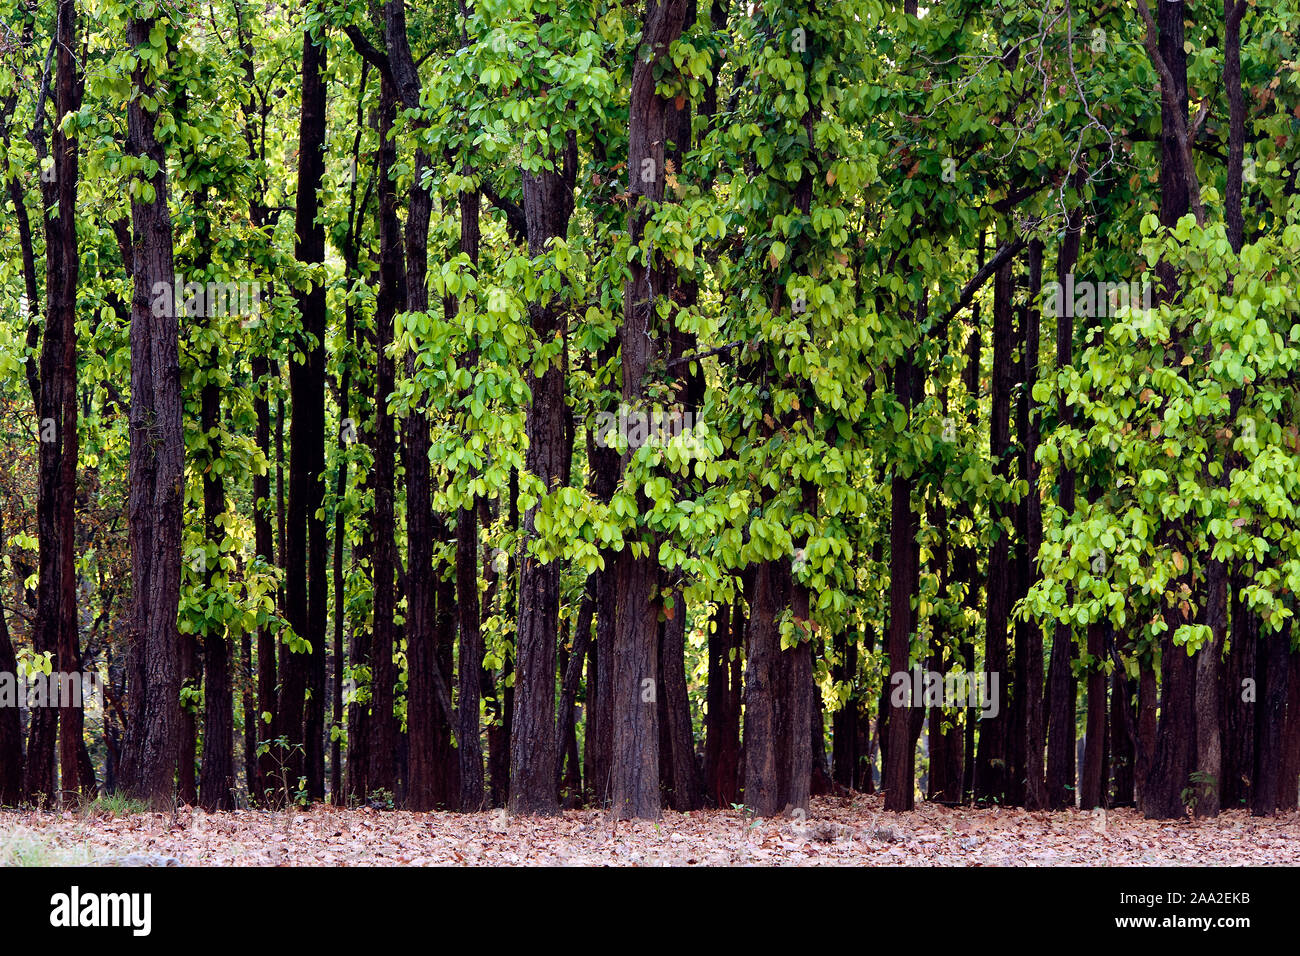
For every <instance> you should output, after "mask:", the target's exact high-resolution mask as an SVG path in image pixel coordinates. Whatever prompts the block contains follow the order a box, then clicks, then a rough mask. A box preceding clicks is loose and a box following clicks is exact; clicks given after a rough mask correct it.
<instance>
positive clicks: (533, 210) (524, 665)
mask: <svg viewBox="0 0 1300 956" xmlns="http://www.w3.org/2000/svg"><path fill="white" fill-rule="evenodd" d="M577 161H578V160H577V148H576V145H575V143H574V141H573V140H572V139H571V140H570V143H569V146H568V148H566V149H565V150H564V151H563V154H562V155H555V154H553V155H551V156H550V157H548V163H549V165H550V167H551V168H549V169H542V170H540V171H538V172H536V173H533V172H528V171H525V172H524V215H525V217H526V218H527V221H528V252H529V254H530V255H531V256H533V257H538V256H541V255H543V254H544V253H545V252H546V250H547V247H548V245H549V244H550V241H551V240H552V239H555V238H562V237H563V236H564V235H565V234H566V232H567V231H568V224H569V217H570V216H571V215H572V213H573V183H574V177H575V175H576V172H577V170H576V167H577ZM528 311H529V317H530V319H531V321H532V327H533V334H534V335H535V336H536V339H537V341H538V342H553V341H555V340H556V339H557V338H559V339H564V338H565V336H566V333H567V326H566V320H565V312H564V310H563V309H562V308H561V307H560V304H559V303H558V302H555V301H547V302H532V303H529V307H528ZM566 367H567V361H566V359H565V356H560V360H559V361H554V362H552V363H551V364H550V365H548V366H547V368H546V369H545V370H544V371H543V372H542V373H541V374H540V375H536V376H533V377H532V378H531V380H530V382H529V390H530V393H531V395H532V400H531V401H530V402H529V404H528V413H527V419H526V423H525V426H526V430H527V433H528V452H527V455H526V457H525V461H524V464H525V467H526V468H527V470H528V473H529V474H530V475H532V476H533V477H534V478H536V479H537V480H538V481H540V482H541V485H542V488H543V489H544V490H545V492H546V493H551V492H553V491H554V490H555V488H556V486H557V484H558V483H559V482H560V481H561V480H562V479H563V477H564V475H565V474H566V473H567V470H568V459H569V455H570V451H571V449H570V446H569V431H568V427H567V424H566V419H567V417H568V409H567V407H566V406H565V402H564V395H565V373H566ZM536 516H537V506H536V505H534V506H533V507H531V508H529V509H528V511H527V513H526V514H525V515H524V529H523V530H524V542H525V543H524V545H523V548H522V549H521V554H520V561H521V562H522V568H521V569H520V574H519V618H518V621H519V624H518V644H517V648H516V652H515V686H514V692H515V701H514V704H515V707H514V714H513V725H512V726H511V728H510V809H511V812H513V813H535V814H553V813H556V812H557V811H558V810H559V794H558V793H556V790H555V784H556V780H557V779H558V778H557V774H558V768H559V753H558V752H557V750H556V744H555V716H556V715H555V669H556V639H557V635H558V631H559V615H560V565H559V562H557V561H548V562H546V563H543V562H541V561H539V560H538V558H537V556H536V555H534V554H533V553H532V550H531V544H532V542H533V541H534V540H535V539H536V538H537V530H536V527H535V525H534V521H535V520H536Z"/></svg>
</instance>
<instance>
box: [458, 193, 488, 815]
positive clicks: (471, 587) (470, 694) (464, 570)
mask: <svg viewBox="0 0 1300 956" xmlns="http://www.w3.org/2000/svg"><path fill="white" fill-rule="evenodd" d="M460 251H461V253H462V254H463V255H465V256H466V257H468V259H469V261H470V262H471V263H473V264H474V265H475V266H477V265H478V253H479V194H478V192H477V191H472V192H462V193H461V195H460ZM467 361H468V363H469V364H470V366H471V367H472V366H473V365H474V364H476V362H477V358H476V357H474V356H471V357H470V358H469V359H467ZM478 504H479V502H478V501H471V502H470V504H469V505H468V506H467V507H464V508H461V509H460V512H459V513H458V514H457V516H456V600H457V607H458V608H459V613H460V621H459V625H460V693H459V702H458V704H457V707H458V710H457V723H458V727H457V735H456V739H457V741H458V745H459V746H458V749H457V754H458V756H459V759H460V808H461V809H462V810H466V811H473V810H481V809H482V808H483V806H484V804H485V803H486V800H487V793H486V791H485V790H484V787H483V741H482V733H481V731H480V727H479V701H480V696H481V691H482V686H483V683H484V677H485V675H484V673H483V634H482V631H481V629H480V628H481V621H480V616H479V593H478V547H479V543H478V521H477V507H478Z"/></svg>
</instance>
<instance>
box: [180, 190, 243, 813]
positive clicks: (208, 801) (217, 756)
mask: <svg viewBox="0 0 1300 956" xmlns="http://www.w3.org/2000/svg"><path fill="white" fill-rule="evenodd" d="M206 194H207V189H206V187H202V188H200V190H199V191H198V193H197V194H196V196H195V208H196V209H197V210H201V211H200V212H199V214H198V221H197V226H196V233H197V235H196V242H197V245H198V250H199V251H198V256H197V257H196V261H195V266H196V268H197V269H198V270H199V273H198V274H199V275H205V274H206V272H207V269H208V266H209V258H210V253H209V250H210V243H211V238H210V235H209V229H210V222H209V219H208V216H207V210H206V206H207V195H206ZM220 361H221V357H220V354H219V353H218V352H217V350H216V349H215V348H214V349H213V351H212V352H211V353H209V356H208V362H209V367H210V368H212V369H214V370H215V369H216V368H217V367H218V365H219V363H220ZM199 405H200V409H199V426H200V429H201V431H202V433H203V436H204V442H205V444H206V455H205V457H206V461H204V462H202V465H203V533H204V538H205V539H206V542H207V544H208V545H213V544H215V545H216V546H217V548H218V551H217V558H216V559H214V560H211V561H208V562H205V568H204V578H205V580H204V584H205V587H207V588H208V589H209V590H212V589H215V588H218V587H221V586H222V584H221V582H220V581H219V580H218V575H220V574H221V572H222V569H221V562H220V553H221V552H220V546H221V542H222V540H223V538H224V537H225V532H224V531H223V530H222V528H221V527H220V526H219V524H218V519H219V518H220V517H221V516H222V515H223V514H225V511H226V487H225V482H224V481H223V479H222V477H221V475H219V474H217V472H216V471H215V469H213V467H212V465H213V464H214V463H215V462H217V461H220V460H221V453H222V438H221V427H222V425H221V386H220V384H219V383H218V381H217V379H215V378H213V377H209V378H208V380H207V381H206V382H205V383H204V385H203V389H202V392H201V394H200V397H199ZM202 641H203V757H202V768H201V770H200V772H199V793H198V797H199V804H200V806H202V807H203V809H204V810H207V811H208V812H209V813H212V812H216V811H218V810H233V809H234V807H235V800H234V793H235V709H234V708H235V702H234V684H233V682H232V680H231V672H230V646H229V644H228V643H227V640H226V628H225V625H224V623H223V622H221V621H219V620H216V621H214V620H208V621H206V622H205V628H204V632H203V635H202ZM190 756H191V763H192V762H193V754H192V753H191V755H190Z"/></svg>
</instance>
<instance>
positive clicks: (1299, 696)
mask: <svg viewBox="0 0 1300 956" xmlns="http://www.w3.org/2000/svg"><path fill="white" fill-rule="evenodd" d="M1288 662H1289V663H1288V666H1287V695H1286V723H1285V724H1284V725H1283V730H1282V759H1281V769H1280V770H1279V771H1278V788H1277V808H1278V810H1279V811H1287V810H1295V809H1296V806H1297V803H1300V651H1296V650H1293V651H1291V653H1290V656H1289V658H1288Z"/></svg>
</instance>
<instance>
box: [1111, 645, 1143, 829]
mask: <svg viewBox="0 0 1300 956" xmlns="http://www.w3.org/2000/svg"><path fill="white" fill-rule="evenodd" d="M1135 689H1136V682H1135V681H1133V680H1131V679H1129V678H1128V677H1127V675H1125V674H1124V672H1123V671H1120V670H1116V671H1115V672H1114V673H1112V674H1111V675H1110V727H1111V733H1110V747H1111V755H1110V767H1111V779H1112V781H1113V786H1114V795H1113V799H1112V800H1110V801H1109V804H1110V805H1111V806H1116V807H1131V806H1133V782H1134V777H1133V768H1134V751H1133V739H1134V736H1135V734H1136V728H1135V727H1134V725H1133V720H1132V714H1133V705H1132V698H1133V696H1134V695H1133V691H1134V690H1135Z"/></svg>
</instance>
